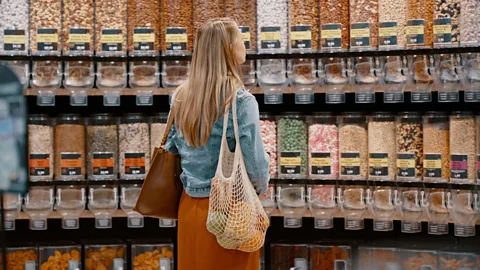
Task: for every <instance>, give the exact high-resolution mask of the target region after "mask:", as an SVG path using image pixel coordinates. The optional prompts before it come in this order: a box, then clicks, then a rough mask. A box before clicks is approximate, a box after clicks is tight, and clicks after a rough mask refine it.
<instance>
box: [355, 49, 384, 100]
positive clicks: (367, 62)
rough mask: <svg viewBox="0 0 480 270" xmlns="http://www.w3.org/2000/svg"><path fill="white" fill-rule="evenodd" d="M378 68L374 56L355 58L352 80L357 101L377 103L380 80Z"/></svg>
mask: <svg viewBox="0 0 480 270" xmlns="http://www.w3.org/2000/svg"><path fill="white" fill-rule="evenodd" d="M376 68H377V67H376V64H375V60H374V59H373V57H357V58H355V67H354V69H355V73H354V78H353V80H352V84H354V86H353V88H354V90H355V103H375V90H376V88H377V86H378V82H379V80H378V78H377V75H376V73H375V69H376Z"/></svg>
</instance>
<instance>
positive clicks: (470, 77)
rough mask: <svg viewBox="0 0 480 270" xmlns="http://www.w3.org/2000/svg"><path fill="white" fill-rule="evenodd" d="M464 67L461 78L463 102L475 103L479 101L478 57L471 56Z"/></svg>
mask: <svg viewBox="0 0 480 270" xmlns="http://www.w3.org/2000/svg"><path fill="white" fill-rule="evenodd" d="M465 61H466V62H467V63H466V65H465V67H464V72H465V73H464V74H465V77H464V78H463V80H462V82H463V86H464V101H465V102H477V101H479V100H480V56H479V55H478V54H472V55H471V58H470V59H468V58H467V59H465Z"/></svg>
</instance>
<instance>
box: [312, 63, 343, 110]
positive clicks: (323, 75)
mask: <svg viewBox="0 0 480 270" xmlns="http://www.w3.org/2000/svg"><path fill="white" fill-rule="evenodd" d="M318 66H319V77H320V83H321V84H322V88H323V89H324V90H325V101H326V103H329V104H339V103H345V89H346V88H347V87H348V86H350V81H349V78H348V77H347V67H346V64H345V59H342V58H324V59H319V60H318Z"/></svg>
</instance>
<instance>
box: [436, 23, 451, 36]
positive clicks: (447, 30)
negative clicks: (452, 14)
mask: <svg viewBox="0 0 480 270" xmlns="http://www.w3.org/2000/svg"><path fill="white" fill-rule="evenodd" d="M433 33H434V34H435V35H443V34H451V33H452V25H450V24H448V25H434V26H433Z"/></svg>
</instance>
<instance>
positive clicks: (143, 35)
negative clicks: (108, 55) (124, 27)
mask: <svg viewBox="0 0 480 270" xmlns="http://www.w3.org/2000/svg"><path fill="white" fill-rule="evenodd" d="M127 5H128V10H127V14H128V51H130V52H132V53H157V52H158V51H159V50H160V30H159V29H158V28H159V27H160V12H159V8H160V1H159V0H128V2H127Z"/></svg>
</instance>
